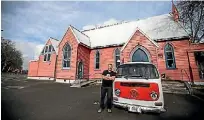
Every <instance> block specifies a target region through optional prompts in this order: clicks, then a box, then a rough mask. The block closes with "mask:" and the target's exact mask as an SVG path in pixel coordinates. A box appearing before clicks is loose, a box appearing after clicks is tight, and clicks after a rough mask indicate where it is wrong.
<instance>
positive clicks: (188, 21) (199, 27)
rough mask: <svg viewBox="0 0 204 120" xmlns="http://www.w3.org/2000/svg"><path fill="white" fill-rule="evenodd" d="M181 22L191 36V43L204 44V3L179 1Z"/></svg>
mask: <svg viewBox="0 0 204 120" xmlns="http://www.w3.org/2000/svg"><path fill="white" fill-rule="evenodd" d="M177 8H178V11H179V21H180V22H182V24H183V26H184V28H185V29H186V30H187V32H188V33H189V35H190V38H191V42H194V43H199V42H204V41H203V40H204V1H179V2H178V3H177Z"/></svg>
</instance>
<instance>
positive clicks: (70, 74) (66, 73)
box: [56, 28, 78, 80]
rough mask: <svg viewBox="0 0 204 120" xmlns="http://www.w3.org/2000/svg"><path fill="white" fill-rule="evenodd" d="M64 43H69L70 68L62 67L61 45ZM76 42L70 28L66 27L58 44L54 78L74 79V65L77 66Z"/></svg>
mask: <svg viewBox="0 0 204 120" xmlns="http://www.w3.org/2000/svg"><path fill="white" fill-rule="evenodd" d="M66 43H69V45H70V46H71V62H70V69H63V67H62V60H63V51H62V50H63V47H64V45H65V44H66ZM77 48H78V42H77V39H76V38H75V36H74V34H73V33H72V30H71V29H70V28H68V30H67V31H66V33H65V35H64V37H63V38H62V41H61V42H60V43H59V45H58V58H57V66H56V78H57V79H66V80H75V78H76V67H77V65H76V64H77V51H78V49H77Z"/></svg>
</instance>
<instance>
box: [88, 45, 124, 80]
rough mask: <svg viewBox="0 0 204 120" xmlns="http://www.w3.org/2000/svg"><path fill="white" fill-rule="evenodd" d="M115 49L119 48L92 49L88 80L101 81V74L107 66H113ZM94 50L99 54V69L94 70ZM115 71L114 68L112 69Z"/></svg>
mask: <svg viewBox="0 0 204 120" xmlns="http://www.w3.org/2000/svg"><path fill="white" fill-rule="evenodd" d="M116 48H121V47H109V48H101V49H93V50H91V52H90V63H89V74H90V79H94V78H96V79H101V74H102V73H103V71H104V70H107V68H108V64H113V66H115V57H114V52H115V49H116ZM96 50H99V52H100V67H99V69H95V53H96ZM114 70H115V68H114Z"/></svg>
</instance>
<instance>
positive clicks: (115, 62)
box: [114, 48, 121, 69]
mask: <svg viewBox="0 0 204 120" xmlns="http://www.w3.org/2000/svg"><path fill="white" fill-rule="evenodd" d="M116 50H118V51H119V55H116ZM118 56H119V60H120V49H119V48H116V49H115V50H114V60H115V61H114V64H115V68H116V69H117V67H118V66H119V65H121V61H120V64H119V65H118V66H117V60H116V57H118Z"/></svg>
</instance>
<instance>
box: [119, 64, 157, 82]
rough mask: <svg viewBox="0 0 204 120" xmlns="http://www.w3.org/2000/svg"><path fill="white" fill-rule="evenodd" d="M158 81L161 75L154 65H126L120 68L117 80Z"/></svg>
mask: <svg viewBox="0 0 204 120" xmlns="http://www.w3.org/2000/svg"><path fill="white" fill-rule="evenodd" d="M122 77H127V78H135V79H141V78H145V79H158V78H159V74H158V71H157V69H156V67H155V66H154V65H152V64H124V65H120V66H118V69H117V75H116V78H122Z"/></svg>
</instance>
